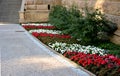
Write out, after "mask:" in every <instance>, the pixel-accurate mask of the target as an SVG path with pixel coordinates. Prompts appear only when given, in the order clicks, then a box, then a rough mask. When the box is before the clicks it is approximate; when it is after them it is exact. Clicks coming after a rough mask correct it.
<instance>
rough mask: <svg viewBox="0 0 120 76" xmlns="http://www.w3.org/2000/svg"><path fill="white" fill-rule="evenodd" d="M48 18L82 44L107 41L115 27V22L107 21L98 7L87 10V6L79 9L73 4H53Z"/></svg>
mask: <svg viewBox="0 0 120 76" xmlns="http://www.w3.org/2000/svg"><path fill="white" fill-rule="evenodd" d="M83 12H84V13H83ZM49 18H50V19H49V20H50V23H52V24H53V25H55V26H56V27H57V28H59V29H61V30H62V33H64V34H70V35H71V36H72V37H73V38H76V39H78V40H79V41H80V42H81V44H84V45H89V44H97V43H98V42H102V41H109V37H110V36H111V35H112V34H113V32H114V31H115V30H116V29H117V27H116V24H115V23H112V22H110V21H108V20H107V19H106V18H105V16H104V15H103V14H102V13H101V12H100V11H99V10H98V9H95V10H93V11H91V10H90V11H89V10H88V7H86V8H85V9H84V10H82V11H79V10H78V9H77V8H76V7H75V6H72V7H71V8H69V9H67V8H65V7H63V6H54V7H53V10H52V11H51V12H50V17H49Z"/></svg>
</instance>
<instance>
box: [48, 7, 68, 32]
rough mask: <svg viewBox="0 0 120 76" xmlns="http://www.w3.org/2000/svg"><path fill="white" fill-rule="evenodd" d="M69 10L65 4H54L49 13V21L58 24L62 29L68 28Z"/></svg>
mask: <svg viewBox="0 0 120 76" xmlns="http://www.w3.org/2000/svg"><path fill="white" fill-rule="evenodd" d="M68 15H69V12H68V10H67V8H65V7H63V6H59V5H57V6H53V8H52V10H51V12H50V14H49V22H50V23H51V24H53V25H54V26H56V27H57V28H58V29H60V30H64V29H66V28H68V26H67V24H68V21H66V20H67V19H68Z"/></svg>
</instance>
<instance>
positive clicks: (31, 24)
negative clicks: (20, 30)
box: [21, 23, 52, 26]
mask: <svg viewBox="0 0 120 76" xmlns="http://www.w3.org/2000/svg"><path fill="white" fill-rule="evenodd" d="M21 25H22V26H28V25H29V26H39V25H41V26H52V25H51V24H49V23H26V24H21Z"/></svg>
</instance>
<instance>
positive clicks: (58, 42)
mask: <svg viewBox="0 0 120 76" xmlns="http://www.w3.org/2000/svg"><path fill="white" fill-rule="evenodd" d="M22 26H23V27H24V28H25V29H26V30H28V31H29V33H31V34H32V35H33V36H35V37H36V38H38V39H39V40H41V41H42V42H43V43H45V44H47V45H48V46H49V47H51V48H52V49H54V50H55V51H57V52H59V53H61V54H63V55H64V56H65V57H67V58H69V59H70V60H72V61H74V62H76V63H77V64H78V65H81V66H83V67H84V68H85V69H88V70H89V71H91V72H93V73H94V74H96V75H97V76H120V58H118V57H116V56H114V55H110V54H109V51H110V50H105V49H101V48H98V47H95V46H90V45H89V46H83V45H80V44H79V41H77V40H75V39H74V38H72V37H71V36H70V35H64V34H61V31H58V30H53V29H57V28H55V27H53V26H52V25H51V24H22Z"/></svg>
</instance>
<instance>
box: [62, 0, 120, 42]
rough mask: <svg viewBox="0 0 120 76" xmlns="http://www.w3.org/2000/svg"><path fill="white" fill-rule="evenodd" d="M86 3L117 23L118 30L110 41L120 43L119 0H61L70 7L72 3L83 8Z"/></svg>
mask: <svg viewBox="0 0 120 76" xmlns="http://www.w3.org/2000/svg"><path fill="white" fill-rule="evenodd" d="M86 3H87V4H88V7H93V8H101V11H102V12H103V13H105V14H106V16H107V19H109V20H111V21H112V22H115V23H117V25H118V30H117V31H116V32H115V35H114V36H113V37H112V38H111V41H112V42H114V43H116V44H120V0H62V4H63V5H64V6H67V7H70V6H71V5H73V4H74V5H77V6H78V8H80V9H81V8H84V7H85V4H86Z"/></svg>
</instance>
